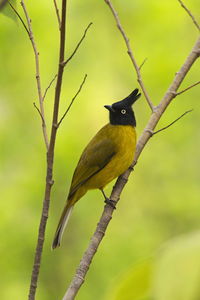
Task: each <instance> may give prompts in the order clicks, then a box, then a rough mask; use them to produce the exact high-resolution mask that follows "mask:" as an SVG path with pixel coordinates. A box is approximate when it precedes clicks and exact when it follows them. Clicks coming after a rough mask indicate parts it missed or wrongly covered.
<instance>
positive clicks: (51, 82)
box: [42, 74, 57, 101]
mask: <svg viewBox="0 0 200 300" xmlns="http://www.w3.org/2000/svg"><path fill="white" fill-rule="evenodd" d="M56 77H57V74H56V75H55V76H54V78H53V79H52V80H51V81H50V83H49V85H48V86H47V88H46V90H45V92H44V95H43V97H42V99H43V101H44V99H45V97H46V94H47V92H48V90H49V89H50V87H51V85H52V84H53V82H54V80H55V79H56Z"/></svg>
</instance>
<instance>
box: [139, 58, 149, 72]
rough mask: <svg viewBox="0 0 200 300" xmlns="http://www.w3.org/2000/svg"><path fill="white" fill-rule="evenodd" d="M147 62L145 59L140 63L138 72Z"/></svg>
mask: <svg viewBox="0 0 200 300" xmlns="http://www.w3.org/2000/svg"><path fill="white" fill-rule="evenodd" d="M146 61H147V57H146V58H145V59H144V60H143V62H142V63H141V65H140V66H139V70H141V69H142V67H143V66H144V64H145V62H146Z"/></svg>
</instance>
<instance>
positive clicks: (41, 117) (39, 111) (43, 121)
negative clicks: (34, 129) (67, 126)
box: [33, 102, 44, 122]
mask: <svg viewBox="0 0 200 300" xmlns="http://www.w3.org/2000/svg"><path fill="white" fill-rule="evenodd" d="M33 105H34V107H35V108H36V110H37V111H38V113H39V115H40V118H41V120H42V122H44V119H43V116H42V114H41V111H40V109H39V108H38V107H37V105H36V104H35V102H33Z"/></svg>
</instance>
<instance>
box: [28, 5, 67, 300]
mask: <svg viewBox="0 0 200 300" xmlns="http://www.w3.org/2000/svg"><path fill="white" fill-rule="evenodd" d="M66 7H67V0H62V17H61V30H60V55H59V62H58V72H57V74H58V76H57V81H56V88H55V97H54V109H53V118H52V127H51V137H50V143H49V147H48V151H47V171H46V186H45V194H44V201H43V207H42V215H41V218H40V225H39V230H38V239H37V246H36V250H35V257H34V263H33V269H32V275H31V282H30V288H29V296H28V299H29V300H34V299H35V294H36V289H37V283H38V276H39V271H40V264H41V257H42V252H43V245H44V238H45V231H46V224H47V219H48V213H49V204H50V196H51V188H52V185H53V183H54V180H53V164H54V149H55V142H56V134H57V127H56V126H55V125H56V124H57V121H58V113H59V103H60V94H61V87H62V77H63V71H64V67H63V65H62V62H63V61H64V53H65V27H66V26H65V25H66Z"/></svg>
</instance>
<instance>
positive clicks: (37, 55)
mask: <svg viewBox="0 0 200 300" xmlns="http://www.w3.org/2000/svg"><path fill="white" fill-rule="evenodd" d="M21 6H22V8H23V10H24V14H25V17H26V21H27V24H28V35H29V38H30V40H31V44H32V47H33V51H34V55H35V67H36V81H37V90H38V97H39V103H40V112H41V114H42V117H43V122H42V131H43V136H44V141H45V145H46V149H47V150H48V147H49V139H48V135H47V128H46V121H45V114H44V106H43V97H42V88H41V79H40V63H39V52H38V50H37V46H36V43H35V39H34V35H33V30H32V26H31V19H30V17H29V15H28V11H27V8H26V5H25V3H24V0H22V1H21ZM18 17H19V15H18ZM20 20H21V19H20ZM21 21H22V20H21ZM22 24H23V22H22Z"/></svg>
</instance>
